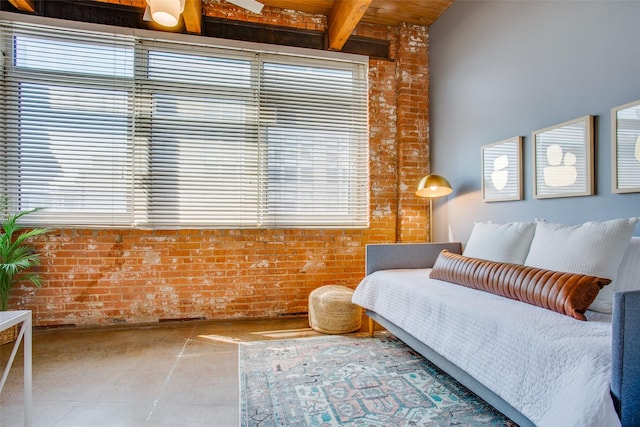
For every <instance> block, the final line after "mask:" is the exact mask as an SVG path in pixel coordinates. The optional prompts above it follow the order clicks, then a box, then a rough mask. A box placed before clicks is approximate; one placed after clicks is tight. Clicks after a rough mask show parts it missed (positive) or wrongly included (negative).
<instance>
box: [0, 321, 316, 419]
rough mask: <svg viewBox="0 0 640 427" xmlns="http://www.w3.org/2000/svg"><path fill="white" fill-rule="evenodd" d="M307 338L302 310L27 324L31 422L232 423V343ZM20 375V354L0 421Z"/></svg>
mask: <svg viewBox="0 0 640 427" xmlns="http://www.w3.org/2000/svg"><path fill="white" fill-rule="evenodd" d="M316 335H318V333H316V332H314V331H312V330H311V329H309V327H308V323H307V318H306V317H295V318H284V319H274V320H251V321H219V322H184V323H164V324H160V325H154V326H148V327H137V328H127V329H124V328H122V329H120V328H117V329H116V328H107V329H81V328H78V329H65V330H47V331H35V332H34V337H33V415H32V416H33V425H34V426H36V427H40V426H42V427H45V426H46V427H49V426H56V427H59V426H64V427H72V426H82V427H91V426H110V427H114V426H126V427H129V426H131V427H136V426H171V427H174V426H181V427H185V426H214V427H226V426H233V427H236V426H238V425H239V417H238V415H239V389H238V344H239V343H240V342H243V341H256V340H266V339H284V338H293V337H301V336H316ZM10 352H11V345H4V346H2V347H0V363H2V366H5V364H6V361H7V359H8V358H9V355H10ZM22 374H23V369H22V352H21V351H20V352H19V353H18V355H17V357H16V360H15V362H14V366H13V368H12V370H11V371H10V374H9V377H8V378H7V383H6V384H5V386H4V389H3V390H2V392H1V393H0V426H3V427H5V426H6V427H13V426H21V425H23V406H22V403H23V395H22V394H23V381H22Z"/></svg>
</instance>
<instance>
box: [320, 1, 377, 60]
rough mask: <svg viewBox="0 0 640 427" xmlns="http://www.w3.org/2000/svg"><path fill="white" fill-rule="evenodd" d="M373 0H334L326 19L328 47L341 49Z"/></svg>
mask: <svg viewBox="0 0 640 427" xmlns="http://www.w3.org/2000/svg"><path fill="white" fill-rule="evenodd" d="M372 1H373V0H336V1H335V2H334V3H333V7H332V8H331V12H329V18H328V19H327V27H328V28H327V34H328V39H329V43H328V44H329V49H331V50H341V49H342V47H343V46H344V44H345V43H346V42H347V39H348V38H349V36H350V35H351V33H352V32H353V30H354V28H356V25H358V22H360V19H362V17H363V16H364V14H365V12H366V11H367V8H368V7H369V5H370V4H371V2H372Z"/></svg>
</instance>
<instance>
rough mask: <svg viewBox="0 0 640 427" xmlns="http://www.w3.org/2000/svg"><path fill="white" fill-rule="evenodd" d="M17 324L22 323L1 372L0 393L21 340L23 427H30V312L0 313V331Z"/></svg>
mask: <svg viewBox="0 0 640 427" xmlns="http://www.w3.org/2000/svg"><path fill="white" fill-rule="evenodd" d="M19 323H22V326H21V327H20V332H19V333H18V338H17V339H16V341H15V342H14V343H13V349H12V350H11V356H10V357H9V361H8V362H7V366H5V367H4V370H3V372H2V379H1V380H0V391H2V387H4V383H5V381H6V380H7V376H8V375H9V370H10V369H11V366H12V365H13V359H15V357H16V353H17V352H18V347H20V341H21V340H22V342H23V343H24V346H23V350H24V351H23V355H24V425H25V426H26V427H31V399H32V395H31V378H32V376H31V375H32V373H31V325H32V323H31V310H18V311H0V331H4V330H5V329H9V328H10V327H12V326H13V325H17V324H19Z"/></svg>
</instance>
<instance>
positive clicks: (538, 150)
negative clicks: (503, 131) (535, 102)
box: [532, 116, 595, 199]
mask: <svg viewBox="0 0 640 427" xmlns="http://www.w3.org/2000/svg"><path fill="white" fill-rule="evenodd" d="M594 121H595V118H594V116H584V117H580V118H577V119H574V120H570V121H568V122H564V123H560V124H558V125H555V126H551V127H548V128H545V129H540V130H538V131H535V132H533V134H532V139H533V159H534V165H533V174H534V186H533V195H534V196H535V198H537V199H544V198H552V197H574V196H590V195H592V194H593V188H594V176H593V143H594Z"/></svg>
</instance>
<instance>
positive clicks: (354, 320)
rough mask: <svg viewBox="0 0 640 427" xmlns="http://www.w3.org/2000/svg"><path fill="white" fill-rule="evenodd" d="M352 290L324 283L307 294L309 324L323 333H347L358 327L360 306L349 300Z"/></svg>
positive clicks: (360, 320)
mask: <svg viewBox="0 0 640 427" xmlns="http://www.w3.org/2000/svg"><path fill="white" fill-rule="evenodd" d="M352 295H353V290H351V289H349V288H347V287H346V286H341V285H326V286H321V287H319V288H318V289H315V290H313V291H312V292H311V293H310V294H309V326H311V328H312V329H313V330H315V331H318V332H321V333H323V334H347V333H349V332H354V331H357V330H358V329H360V325H361V322H362V308H361V307H360V306H357V305H355V304H353V303H352V302H351V296H352Z"/></svg>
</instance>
